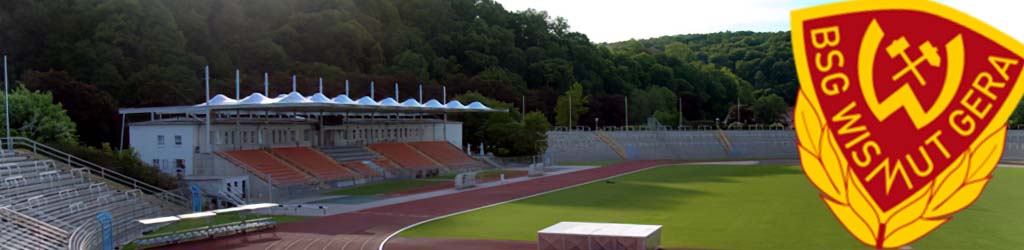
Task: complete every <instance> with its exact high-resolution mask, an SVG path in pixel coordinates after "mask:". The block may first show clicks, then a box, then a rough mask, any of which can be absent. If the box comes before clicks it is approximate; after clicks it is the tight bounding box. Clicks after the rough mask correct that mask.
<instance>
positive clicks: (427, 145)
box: [409, 141, 480, 168]
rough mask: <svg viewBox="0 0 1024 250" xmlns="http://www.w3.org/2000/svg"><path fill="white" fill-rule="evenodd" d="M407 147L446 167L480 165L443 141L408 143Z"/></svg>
mask: <svg viewBox="0 0 1024 250" xmlns="http://www.w3.org/2000/svg"><path fill="white" fill-rule="evenodd" d="M409 145H412V146H413V147H414V148H416V149H417V150H419V151H420V152H423V153H424V154H426V155H427V156H428V157H430V158H433V159H434V160H435V161H437V162H440V163H441V164H443V165H445V166H447V167H451V168H462V167H469V166H477V165H480V162H477V161H476V160H474V159H473V158H470V157H469V156H468V155H466V153H464V152H462V151H461V150H459V149H458V148H455V146H452V144H451V143H448V142H445V141H424V142H410V143H409Z"/></svg>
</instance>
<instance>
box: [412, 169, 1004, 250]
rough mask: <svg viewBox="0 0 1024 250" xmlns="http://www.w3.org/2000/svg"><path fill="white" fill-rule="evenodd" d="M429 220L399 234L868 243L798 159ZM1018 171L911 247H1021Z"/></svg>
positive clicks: (643, 178)
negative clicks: (604, 228) (642, 234)
mask: <svg viewBox="0 0 1024 250" xmlns="http://www.w3.org/2000/svg"><path fill="white" fill-rule="evenodd" d="M612 182H613V183H606V182H596V183H592V184H588V185H584V186H581V187H577V188H572V189H568V190H563V191H560V192H555V193H551V194H547V195H542V196H537V197H533V198H530V199H525V200H521V201H518V202H513V203H509V204H504V205H500V206H495V207H491V208H487V209H482V210H477V211H474V212H470V213H466V214H462V215H458V216H454V217H449V218H445V219H441V220H437V221H433V222H430V223H426V224H423V225H420V226H417V227H414V228H412V229H410V230H407V231H405V232H403V233H402V234H401V235H400V236H401V237H442V238H476V239H502V240H524V241H535V240H536V232H537V230H540V229H542V228H544V227H547V226H549V225H552V224H554V223H557V222H559V221H596V222H617V223H638V224H661V225H664V228H663V232H662V246H663V247H670V248H676V247H679V248H682V247H686V248H713V249H868V248H869V247H867V246H865V245H862V244H861V243H859V242H857V241H856V240H854V239H853V237H852V236H850V235H849V234H848V233H847V232H846V230H845V229H844V228H843V227H842V226H841V225H840V224H839V222H838V221H836V219H835V218H834V217H833V216H832V214H831V213H830V212H829V210H828V209H827V208H826V207H825V205H824V204H823V203H822V201H821V200H820V199H819V198H818V196H817V193H818V191H817V190H816V189H815V188H813V187H812V186H811V185H810V183H809V182H808V181H807V179H806V177H804V175H803V173H802V172H801V170H800V168H799V167H795V166H671V167H662V168H657V169H652V170H647V171H644V172H639V173H635V174H631V175H627V176H623V177H619V178H615V179H613V181H612ZM1021 183H1024V169H1007V168H999V169H997V170H996V172H995V177H994V178H993V180H992V182H991V183H990V184H989V185H988V188H987V190H986V192H985V193H984V194H983V195H982V197H981V198H980V199H979V200H978V201H977V203H975V204H974V205H972V206H971V207H970V208H968V209H967V210H965V211H963V212H961V213H959V214H957V215H956V216H955V217H954V219H953V220H952V221H951V222H949V223H947V224H946V225H944V226H942V227H940V228H939V229H938V230H936V231H935V232H933V233H932V234H931V235H929V236H927V237H925V238H923V239H921V240H919V241H918V242H916V243H914V244H912V246H913V248H914V249H1021V246H1024V237H1021V235H1024V216H1021V214H1022V213H1024V189H1022V188H1021V187H1024V184H1021Z"/></svg>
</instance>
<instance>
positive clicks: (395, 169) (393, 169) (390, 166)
mask: <svg viewBox="0 0 1024 250" xmlns="http://www.w3.org/2000/svg"><path fill="white" fill-rule="evenodd" d="M373 164H377V166H380V167H381V168H383V169H384V170H387V171H388V172H390V173H393V174H399V173H404V172H405V171H406V170H405V169H404V168H402V167H399V166H396V165H395V164H394V163H391V161H388V160H383V159H381V160H373Z"/></svg>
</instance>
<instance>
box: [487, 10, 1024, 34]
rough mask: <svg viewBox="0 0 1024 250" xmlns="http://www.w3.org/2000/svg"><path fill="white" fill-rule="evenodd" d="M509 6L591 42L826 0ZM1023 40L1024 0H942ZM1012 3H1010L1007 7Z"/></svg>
mask: <svg viewBox="0 0 1024 250" xmlns="http://www.w3.org/2000/svg"><path fill="white" fill-rule="evenodd" d="M497 1H498V2H499V3H501V4H502V6H504V7H505V9H508V10H513V11H518V10H525V9H527V8H532V9H537V10H543V11H547V12H548V14H549V15H551V16H560V17H564V18H566V20H568V21H569V26H570V29H572V30H574V31H577V32H580V33H583V34H586V35H587V37H589V38H590V40H591V41H593V42H596V43H601V42H617V41H624V40H629V39H631V38H637V39H643V38H651V37H659V36H665V35H676V34H691V33H709V32H718V31H740V30H752V31H784V30H789V12H790V11H792V10H794V9H799V8H804V7H810V6H814V5H819V4H823V3H829V2H834V1H825V0H789V1H785V0H698V1H694V0H628V1H609V0H497ZM939 2H942V3H944V4H946V5H949V6H952V7H954V8H956V9H959V10H960V11H963V12H965V13H967V14H970V15H971V16H974V17H975V18H978V19H981V20H982V21H985V22H986V23H988V24H989V25H992V26H995V27H996V28H998V29H1000V30H1002V31H1003V32H1004V33H1007V34H1009V35H1010V36H1013V37H1014V38H1016V39H1017V40H1018V41H1024V25H1020V23H1021V21H1022V20H1024V18H1021V16H1020V15H1021V14H1020V10H1021V9H1022V8H1021V7H1024V3H1019V2H1018V1H1005V0H1003V1H996V0H941V1H939ZM1008 5H1009V6H1008Z"/></svg>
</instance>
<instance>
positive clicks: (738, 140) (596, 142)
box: [545, 129, 798, 162]
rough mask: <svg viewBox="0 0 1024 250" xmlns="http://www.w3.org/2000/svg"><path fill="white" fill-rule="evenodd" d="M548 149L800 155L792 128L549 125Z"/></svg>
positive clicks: (573, 156)
mask: <svg viewBox="0 0 1024 250" xmlns="http://www.w3.org/2000/svg"><path fill="white" fill-rule="evenodd" d="M616 151H621V152H616ZM545 154H546V155H547V156H548V157H550V158H551V159H553V160H555V161H560V162H572V161H606V160H724V159H797V157H798V156H797V152H796V135H795V134H794V132H793V131H791V130H634V131H622V130H613V129H609V130H608V131H550V132H548V148H547V151H546V152H545Z"/></svg>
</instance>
